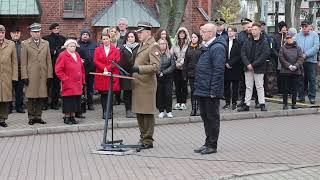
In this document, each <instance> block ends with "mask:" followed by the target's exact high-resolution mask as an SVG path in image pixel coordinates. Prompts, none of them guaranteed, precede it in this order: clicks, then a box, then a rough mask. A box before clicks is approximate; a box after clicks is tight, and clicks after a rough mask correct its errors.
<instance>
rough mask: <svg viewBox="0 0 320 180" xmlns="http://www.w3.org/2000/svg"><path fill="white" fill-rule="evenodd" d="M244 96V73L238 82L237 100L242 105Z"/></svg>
mask: <svg viewBox="0 0 320 180" xmlns="http://www.w3.org/2000/svg"><path fill="white" fill-rule="evenodd" d="M245 96H246V81H245V78H244V72H241V74H240V80H239V100H240V101H241V102H243V103H244V98H245Z"/></svg>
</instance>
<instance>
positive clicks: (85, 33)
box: [78, 29, 97, 110]
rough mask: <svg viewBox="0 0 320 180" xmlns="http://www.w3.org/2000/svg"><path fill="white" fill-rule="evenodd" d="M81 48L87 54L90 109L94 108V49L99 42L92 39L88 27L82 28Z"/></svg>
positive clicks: (86, 66)
mask: <svg viewBox="0 0 320 180" xmlns="http://www.w3.org/2000/svg"><path fill="white" fill-rule="evenodd" d="M78 44H79V45H80V48H81V49H84V50H85V51H86V54H87V59H85V60H84V68H85V70H86V85H87V105H88V110H94V107H93V92H94V91H93V84H94V75H92V74H90V72H95V67H94V63H93V54H94V49H95V48H96V47H97V43H96V42H95V41H94V40H92V39H90V32H89V30H88V29H82V30H81V32H80V40H79V41H78Z"/></svg>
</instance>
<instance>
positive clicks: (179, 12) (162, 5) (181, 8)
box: [158, 0, 188, 35]
mask: <svg viewBox="0 0 320 180" xmlns="http://www.w3.org/2000/svg"><path fill="white" fill-rule="evenodd" d="M158 2H159V10H160V16H159V20H160V25H161V27H162V28H164V29H166V30H168V32H169V34H170V35H174V34H175V33H176V31H177V30H178V28H179V27H180V24H181V22H182V19H183V15H184V12H185V9H186V5H187V2H188V1H187V0H161V1H158Z"/></svg>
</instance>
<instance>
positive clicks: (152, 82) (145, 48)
mask: <svg viewBox="0 0 320 180" xmlns="http://www.w3.org/2000/svg"><path fill="white" fill-rule="evenodd" d="M138 28H139V29H138V30H137V31H136V32H137V33H138V38H139V40H140V42H141V45H140V47H139V49H138V51H137V55H136V58H135V60H134V66H133V68H132V77H134V78H135V79H134V80H132V111H133V112H134V113H136V114H137V120H138V125H139V130H140V141H139V143H140V144H141V145H142V147H143V148H153V141H154V140H153V133H154V123H155V118H154V114H155V113H157V110H156V91H157V77H156V73H157V72H158V71H159V69H160V47H159V44H158V43H156V41H155V39H154V38H153V37H152V36H151V28H152V26H151V24H150V23H148V22H140V23H138Z"/></svg>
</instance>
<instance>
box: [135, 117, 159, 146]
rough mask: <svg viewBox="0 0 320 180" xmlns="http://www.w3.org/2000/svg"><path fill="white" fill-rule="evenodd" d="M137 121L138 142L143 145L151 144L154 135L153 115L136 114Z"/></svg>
mask: <svg viewBox="0 0 320 180" xmlns="http://www.w3.org/2000/svg"><path fill="white" fill-rule="evenodd" d="M137 120H138V125H139V130H140V142H142V143H143V144H148V145H151V144H153V141H154V139H153V133H154V122H155V119H154V115H153V114H137Z"/></svg>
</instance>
